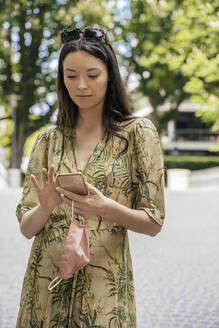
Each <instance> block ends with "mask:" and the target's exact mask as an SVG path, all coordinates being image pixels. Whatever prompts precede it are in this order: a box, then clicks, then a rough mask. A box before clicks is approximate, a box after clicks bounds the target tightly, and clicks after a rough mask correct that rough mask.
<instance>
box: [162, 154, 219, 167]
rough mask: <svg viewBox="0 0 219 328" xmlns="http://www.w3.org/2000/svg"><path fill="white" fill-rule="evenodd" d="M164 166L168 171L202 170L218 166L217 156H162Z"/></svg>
mask: <svg viewBox="0 0 219 328" xmlns="http://www.w3.org/2000/svg"><path fill="white" fill-rule="evenodd" d="M164 166H165V168H166V169H167V170H168V169H173V168H182V169H189V170H202V169H207V168H210V167H215V166H219V158H218V156H194V155H192V156H183V155H182V156H181V155H180V156H164Z"/></svg>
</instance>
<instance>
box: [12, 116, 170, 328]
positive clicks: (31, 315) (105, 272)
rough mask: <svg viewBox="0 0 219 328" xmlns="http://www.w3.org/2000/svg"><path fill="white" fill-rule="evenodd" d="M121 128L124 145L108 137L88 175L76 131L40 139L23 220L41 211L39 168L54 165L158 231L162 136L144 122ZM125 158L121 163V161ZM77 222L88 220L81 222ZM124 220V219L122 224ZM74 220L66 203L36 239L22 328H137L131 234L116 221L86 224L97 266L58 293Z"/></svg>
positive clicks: (21, 209)
mask: <svg viewBox="0 0 219 328" xmlns="http://www.w3.org/2000/svg"><path fill="white" fill-rule="evenodd" d="M118 124H120V125H121V126H123V130H122V132H121V133H122V134H123V135H124V136H125V137H126V138H127V139H128V141H129V146H128V150H127V152H126V153H124V154H123V155H119V154H120V152H121V151H122V150H123V149H124V147H125V142H124V141H123V140H122V139H121V138H119V137H117V136H114V135H112V134H111V133H110V132H108V131H107V130H105V133H104V136H103V138H102V139H101V140H100V142H99V143H98V144H97V146H96V148H95V149H94V151H93V153H92V155H91V156H90V158H89V160H88V163H87V165H86V168H85V170H84V171H83V172H82V170H81V169H80V163H79V161H78V156H77V151H76V148H75V131H74V129H73V130H71V131H69V132H68V133H65V134H64V135H63V133H61V131H60V130H59V129H58V128H57V127H55V126H54V127H49V128H47V129H45V130H44V131H43V132H41V133H40V134H39V136H38V138H37V140H36V142H35V145H34V147H33V150H32V154H31V157H30V161H29V165H28V169H27V173H26V178H25V182H24V188H23V195H22V199H21V201H20V203H19V204H18V206H17V217H18V220H19V221H20V220H21V217H22V215H23V214H24V213H25V212H26V211H28V210H30V209H31V208H33V207H34V206H36V205H37V204H38V198H37V194H36V192H35V189H34V187H33V185H32V183H31V181H30V174H34V175H35V176H36V178H37V180H38V181H40V179H41V169H42V168H43V167H45V168H47V169H48V168H49V167H50V166H51V165H52V164H54V165H55V168H56V174H58V173H78V172H80V173H82V174H83V176H84V178H85V179H86V181H87V182H89V183H90V184H92V185H93V186H95V187H96V188H98V189H99V190H100V191H101V192H102V193H103V194H104V195H105V196H107V197H109V198H111V199H114V200H115V201H117V202H119V203H120V204H123V205H125V206H127V207H129V208H132V209H143V210H144V211H145V212H146V213H147V214H148V215H149V216H150V217H151V218H153V219H154V220H155V221H156V222H157V223H158V224H160V225H162V224H163V219H164V193H163V191H164V179H163V178H164V176H163V175H164V173H163V159H162V151H161V148H160V143H159V138H158V134H157V131H156V129H155V127H154V125H153V124H152V122H151V121H150V120H148V119H146V118H137V119H135V120H133V121H132V122H131V123H130V124H128V125H127V123H118ZM118 155H119V156H118ZM75 218H76V219H78V220H82V218H80V216H79V215H76V214H75ZM124 220H125V218H124ZM70 222H71V216H70V214H69V209H68V207H67V206H66V205H65V204H62V205H60V206H58V207H57V208H56V209H55V210H54V211H53V212H52V213H51V215H50V216H49V218H48V221H47V222H46V225H45V227H44V228H43V229H42V230H41V231H40V232H39V233H38V234H37V235H36V236H35V238H34V241H33V245H32V249H31V253H30V257H29V262H28V266H27V270H26V273H25V277H24V282H23V289H22V294H21V302H20V310H19V314H18V318H17V326H16V327H17V328H32V327H35V328H61V327H66V328H73V327H76V328H77V327H81V328H82V327H83V328H85V327H86V328H88V327H104V328H106V327H111V328H114V327H115V328H116V327H119V328H128V327H129V328H132V327H136V311H135V295H134V283H133V271H132V262H131V257H130V250H129V243H128V233H127V229H126V228H124V227H122V226H120V225H118V224H117V223H116V222H115V221H114V219H113V217H112V218H111V219H108V218H104V217H102V218H100V217H96V216H91V217H89V218H88V226H89V229H90V241H89V242H90V254H91V261H90V263H89V264H88V265H86V266H85V267H84V268H83V269H81V270H79V271H78V272H77V273H76V274H74V276H73V277H72V278H70V279H68V280H63V281H61V283H60V284H59V285H58V286H57V287H55V288H54V289H53V290H51V291H49V290H48V285H49V283H50V282H51V281H52V280H53V279H54V278H55V277H56V276H57V275H58V271H59V260H60V256H61V253H62V251H63V248H64V244H65V240H66V237H67V234H68V229H69V225H70Z"/></svg>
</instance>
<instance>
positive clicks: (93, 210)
mask: <svg viewBox="0 0 219 328" xmlns="http://www.w3.org/2000/svg"><path fill="white" fill-rule="evenodd" d="M85 184H86V187H87V191H88V195H86V196H82V195H78V194H75V193H72V192H70V191H68V190H66V189H63V188H60V187H58V188H56V190H57V191H58V192H59V193H60V195H61V197H62V200H63V202H64V203H66V204H67V205H69V206H70V207H71V205H72V201H71V199H72V200H74V212H75V213H76V214H79V215H80V216H82V217H84V218H88V217H89V216H104V215H105V211H106V206H107V204H108V203H109V202H110V199H109V198H107V197H106V196H104V195H103V194H102V193H101V192H100V191H99V190H98V189H97V188H95V187H94V186H92V185H91V184H90V183H87V182H86V183H85Z"/></svg>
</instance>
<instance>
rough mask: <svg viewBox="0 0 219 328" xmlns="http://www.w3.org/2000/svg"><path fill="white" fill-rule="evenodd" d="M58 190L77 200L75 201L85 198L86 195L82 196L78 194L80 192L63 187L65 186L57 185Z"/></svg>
mask: <svg viewBox="0 0 219 328" xmlns="http://www.w3.org/2000/svg"><path fill="white" fill-rule="evenodd" d="M56 190H57V191H58V192H59V193H60V194H64V195H65V196H66V197H68V198H70V199H72V200H75V201H78V202H79V201H81V200H83V199H84V197H86V196H81V195H78V194H74V193H73V192H71V191H69V190H66V189H63V188H60V187H57V188H56Z"/></svg>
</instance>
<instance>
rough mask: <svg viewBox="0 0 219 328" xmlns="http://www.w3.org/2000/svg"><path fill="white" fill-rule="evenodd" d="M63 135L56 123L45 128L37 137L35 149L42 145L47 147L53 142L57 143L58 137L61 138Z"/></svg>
mask: <svg viewBox="0 0 219 328" xmlns="http://www.w3.org/2000/svg"><path fill="white" fill-rule="evenodd" d="M61 135H62V132H61V130H60V129H59V128H58V127H57V126H55V125H51V126H47V127H46V128H43V129H42V130H41V131H40V132H39V134H38V135H37V137H36V141H35V143H34V146H33V150H35V149H36V148H37V149H39V148H41V147H43V148H44V147H47V146H48V145H49V144H50V143H53V142H54V143H56V142H57V139H59V138H60V137H61Z"/></svg>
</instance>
